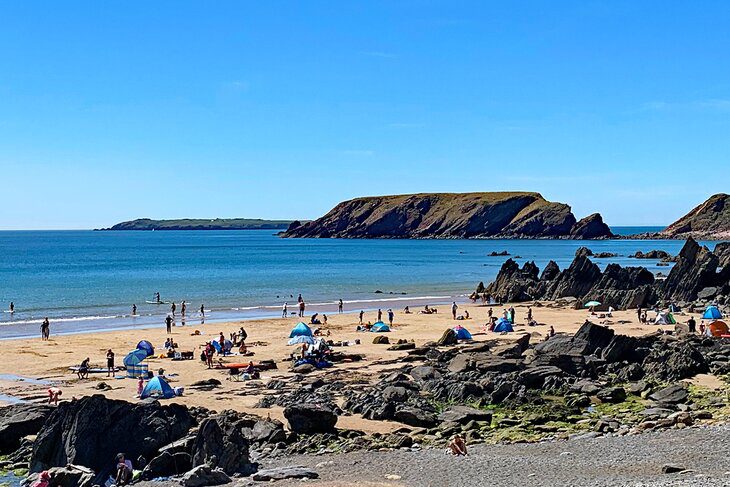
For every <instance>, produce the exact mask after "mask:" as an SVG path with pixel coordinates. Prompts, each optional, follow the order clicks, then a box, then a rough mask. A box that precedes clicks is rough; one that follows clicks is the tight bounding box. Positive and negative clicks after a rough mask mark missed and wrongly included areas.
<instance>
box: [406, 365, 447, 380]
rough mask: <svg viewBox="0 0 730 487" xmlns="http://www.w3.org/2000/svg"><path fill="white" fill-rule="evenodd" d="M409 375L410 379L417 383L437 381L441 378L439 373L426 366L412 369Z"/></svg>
mask: <svg viewBox="0 0 730 487" xmlns="http://www.w3.org/2000/svg"><path fill="white" fill-rule="evenodd" d="M410 374H411V377H413V378H414V379H415V380H418V381H423V380H430V379H437V378H439V377H441V373H440V372H439V371H438V370H436V369H435V368H433V367H430V366H428V365H421V366H419V367H413V368H412V369H411V372H410Z"/></svg>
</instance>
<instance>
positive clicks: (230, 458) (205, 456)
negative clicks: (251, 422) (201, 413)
mask: <svg viewBox="0 0 730 487" xmlns="http://www.w3.org/2000/svg"><path fill="white" fill-rule="evenodd" d="M245 426H247V425H246V423H245V421H243V420H239V418H238V417H237V416H236V415H235V414H222V415H218V416H212V417H210V418H207V419H204V420H203V421H202V422H201V423H200V428H198V434H197V436H196V437H195V443H194V444H193V454H192V462H193V467H198V466H200V465H209V466H211V467H217V468H219V469H221V470H222V471H224V472H225V473H226V474H228V475H233V474H243V475H248V474H251V473H253V472H255V471H256V466H255V465H253V464H252V463H251V461H250V458H249V440H248V438H247V437H246V436H245V435H244V431H243V428H244V427H245Z"/></svg>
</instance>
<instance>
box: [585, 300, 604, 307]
mask: <svg viewBox="0 0 730 487" xmlns="http://www.w3.org/2000/svg"><path fill="white" fill-rule="evenodd" d="M600 305H601V302H600V301H588V302H587V303H586V304H584V305H583V307H584V308H592V307H593V306H600Z"/></svg>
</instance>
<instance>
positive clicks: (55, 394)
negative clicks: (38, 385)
mask: <svg viewBox="0 0 730 487" xmlns="http://www.w3.org/2000/svg"><path fill="white" fill-rule="evenodd" d="M61 394H62V393H61V389H59V388H58V387H50V388H49V389H48V404H53V405H55V406H58V398H59V397H61Z"/></svg>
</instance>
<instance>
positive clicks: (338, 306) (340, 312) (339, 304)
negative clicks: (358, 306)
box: [337, 298, 344, 314]
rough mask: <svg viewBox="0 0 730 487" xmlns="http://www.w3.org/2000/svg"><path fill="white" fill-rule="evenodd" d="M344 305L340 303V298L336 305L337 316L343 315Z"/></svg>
mask: <svg viewBox="0 0 730 487" xmlns="http://www.w3.org/2000/svg"><path fill="white" fill-rule="evenodd" d="M343 308H344V303H343V302H342V298H340V302H339V303H337V312H338V313H339V314H342V313H343Z"/></svg>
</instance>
